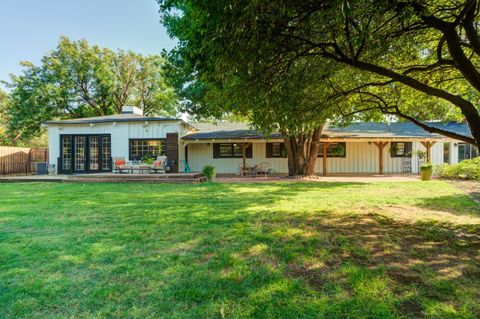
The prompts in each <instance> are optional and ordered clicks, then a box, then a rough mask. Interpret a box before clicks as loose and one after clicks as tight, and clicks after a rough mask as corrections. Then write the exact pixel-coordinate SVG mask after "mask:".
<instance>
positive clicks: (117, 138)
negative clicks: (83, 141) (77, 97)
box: [48, 121, 185, 171]
mask: <svg viewBox="0 0 480 319" xmlns="http://www.w3.org/2000/svg"><path fill="white" fill-rule="evenodd" d="M184 130H185V128H184V125H183V124H181V123H180V122H177V121H172V122H153V121H150V122H147V124H145V123H144V122H138V123H137V122H135V123H133V122H132V123H128V122H117V123H116V124H115V125H113V123H96V124H94V125H92V126H90V125H89V124H87V125H78V124H76V125H66V124H63V125H61V126H59V125H49V126H48V147H49V162H50V164H55V165H56V164H57V158H58V157H59V156H60V135H62V134H110V135H111V143H112V145H111V152H112V157H117V156H118V157H120V156H122V157H125V159H127V160H128V140H129V139H130V138H166V136H167V133H175V132H179V136H182V133H183V132H184ZM179 148H180V145H179ZM181 154H182V153H180V155H181ZM180 159H183V157H180ZM179 169H180V171H182V170H183V166H181V167H180V168H179Z"/></svg>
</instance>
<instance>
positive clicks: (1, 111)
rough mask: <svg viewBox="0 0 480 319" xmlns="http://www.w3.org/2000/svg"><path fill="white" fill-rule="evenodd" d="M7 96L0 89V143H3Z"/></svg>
mask: <svg viewBox="0 0 480 319" xmlns="http://www.w3.org/2000/svg"><path fill="white" fill-rule="evenodd" d="M8 100H9V97H8V94H7V93H6V92H4V91H2V90H0V145H1V144H4V143H5V139H6V137H5V126H4V123H5V120H6V118H5V111H6V109H7V103H8Z"/></svg>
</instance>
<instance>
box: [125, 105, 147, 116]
mask: <svg viewBox="0 0 480 319" xmlns="http://www.w3.org/2000/svg"><path fill="white" fill-rule="evenodd" d="M122 114H134V115H140V116H143V111H142V110H141V109H139V108H138V107H135V106H133V105H125V106H123V107H122Z"/></svg>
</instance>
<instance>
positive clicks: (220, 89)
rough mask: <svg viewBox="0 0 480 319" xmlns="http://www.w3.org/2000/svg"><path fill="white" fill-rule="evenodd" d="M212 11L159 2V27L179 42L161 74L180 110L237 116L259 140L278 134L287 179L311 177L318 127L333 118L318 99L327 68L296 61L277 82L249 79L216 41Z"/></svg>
mask: <svg viewBox="0 0 480 319" xmlns="http://www.w3.org/2000/svg"><path fill="white" fill-rule="evenodd" d="M210 4H212V7H210ZM203 5H205V6H206V7H203ZM216 7H218V6H217V4H216V3H214V2H213V3H197V2H196V1H182V2H181V3H180V2H174V3H170V2H168V3H167V2H161V8H162V12H163V19H164V22H165V25H166V26H167V28H168V30H169V32H170V33H171V35H172V36H175V37H177V38H178V39H179V43H180V44H179V46H178V47H177V48H176V49H175V50H173V51H171V52H170V54H169V62H170V65H169V68H167V70H168V71H169V72H168V74H169V78H170V81H171V83H172V85H173V86H174V87H175V89H176V92H177V94H178V95H179V96H180V97H181V98H182V105H183V110H184V111H187V112H189V113H190V114H194V115H197V116H200V117H203V118H205V117H207V118H208V117H213V118H217V119H219V118H222V117H223V116H224V115H225V114H228V115H229V116H232V115H233V116H235V115H238V116H243V117H247V118H248V119H249V120H250V122H251V123H252V125H253V127H254V128H256V129H257V130H259V131H261V132H263V133H264V134H265V135H268V134H269V133H271V132H277V131H278V132H281V133H282V135H283V138H284V142H285V145H286V148H287V155H288V168H289V175H291V176H297V175H304V176H310V175H314V173H315V166H316V160H317V154H318V151H319V146H320V138H321V134H322V129H323V126H324V123H325V122H326V121H327V119H329V118H332V117H333V116H334V113H333V112H332V109H333V108H332V106H333V104H330V103H328V101H327V100H326V99H324V98H323V97H326V96H327V93H330V94H333V92H332V90H331V89H330V88H329V86H328V85H327V84H328V82H327V81H326V79H327V78H328V77H329V76H331V75H332V70H331V69H330V66H329V65H328V63H317V62H316V61H308V59H298V60H297V61H295V63H293V64H292V65H291V66H290V72H289V73H288V74H285V76H284V77H283V78H282V79H278V80H277V81H271V80H270V79H269V78H268V77H265V76H256V75H254V76H252V74H251V73H250V72H249V69H248V68H246V67H245V65H247V64H249V62H248V63H243V62H245V61H246V59H242V60H239V61H236V60H235V57H236V56H235V55H230V50H234V49H233V46H235V44H231V45H229V44H228V42H227V43H225V42H224V40H226V39H224V38H221V37H222V33H221V32H219V29H221V28H222V23H223V22H222V20H223V19H227V18H228V17H224V16H223V12H222V10H220V11H218V10H217V11H215V10H216V9H215V8H216ZM179 10H180V11H181V13H180V14H178V12H179ZM251 54H254V53H251ZM310 71H312V72H310ZM320 109H321V111H319V110H320Z"/></svg>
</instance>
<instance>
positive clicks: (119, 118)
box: [43, 113, 191, 126]
mask: <svg viewBox="0 0 480 319" xmlns="http://www.w3.org/2000/svg"><path fill="white" fill-rule="evenodd" d="M145 121H157V122H167V121H181V122H183V123H184V124H186V125H189V126H191V125H190V124H188V123H187V122H185V121H183V120H182V119H177V118H174V117H158V116H142V115H138V114H132V113H122V114H113V115H104V116H95V117H84V118H78V119H68V120H56V121H46V122H44V123H43V124H47V125H48V124H91V123H113V122H145Z"/></svg>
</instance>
